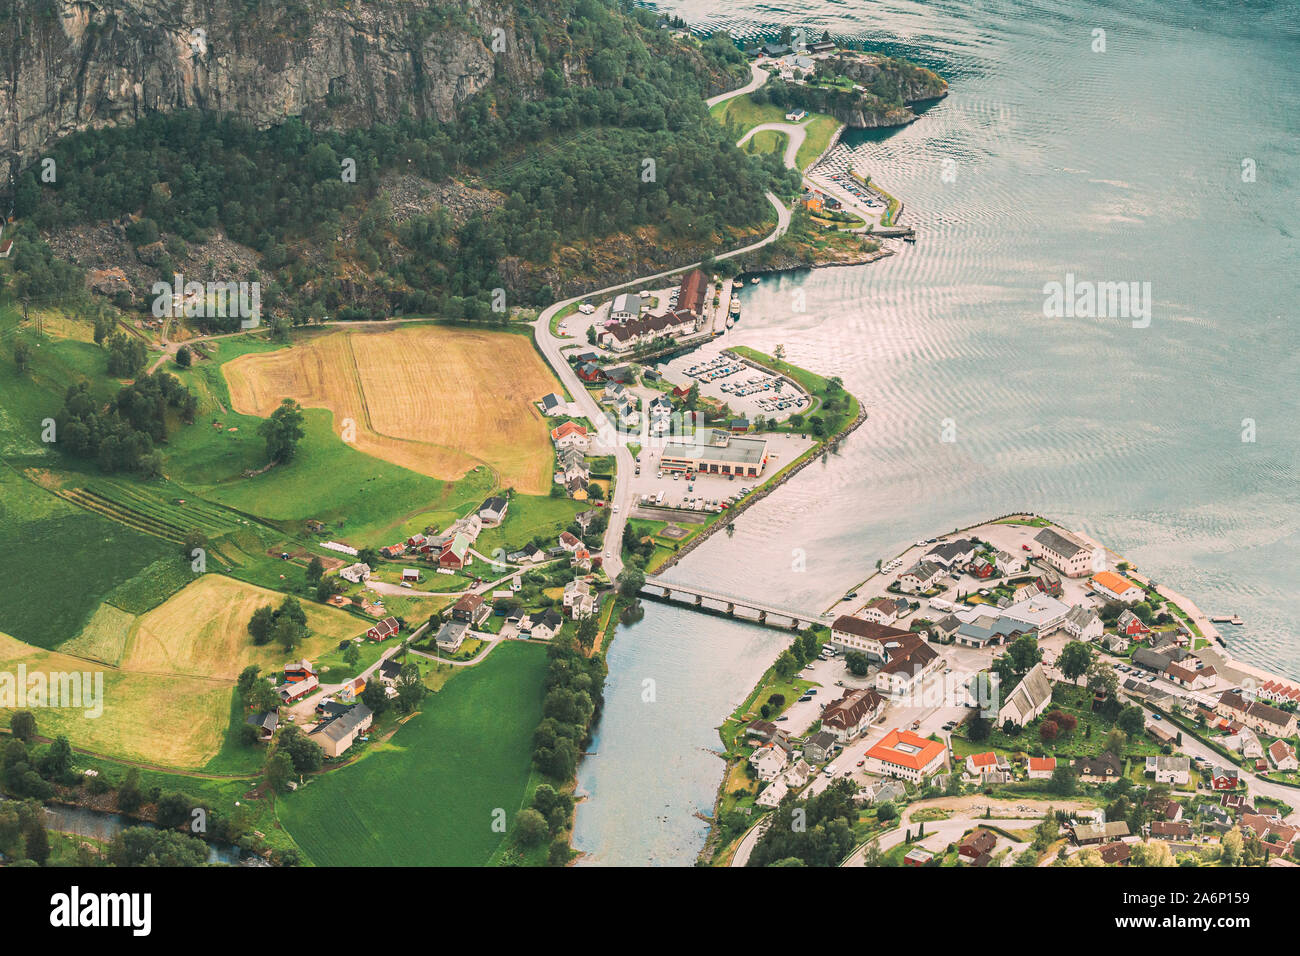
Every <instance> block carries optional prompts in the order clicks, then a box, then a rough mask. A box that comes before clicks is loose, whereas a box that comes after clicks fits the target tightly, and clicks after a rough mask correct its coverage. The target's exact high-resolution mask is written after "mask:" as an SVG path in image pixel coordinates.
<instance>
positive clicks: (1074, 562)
mask: <svg viewBox="0 0 1300 956" xmlns="http://www.w3.org/2000/svg"><path fill="white" fill-rule="evenodd" d="M1034 545H1035V546H1036V548H1037V556H1038V557H1040V558H1042V559H1043V560H1044V561H1046V562H1047V563H1048V564H1050V565H1051V566H1052V567H1054V568H1056V570H1058V571H1060V572H1061V573H1062V574H1064V575H1065V576H1066V577H1067V578H1081V577H1083V576H1084V575H1085V574H1088V573H1090V572H1091V571H1092V570H1093V566H1092V565H1093V555H1094V553H1095V549H1094V548H1093V547H1092V545H1090V544H1088V543H1086V542H1085V541H1083V540H1081V539H1080V538H1078V537H1076V536H1075V535H1073V534H1071V533H1070V532H1068V531H1057V530H1055V529H1054V528H1044V529H1043V530H1042V531H1040V532H1038V534H1036V535H1035V536H1034Z"/></svg>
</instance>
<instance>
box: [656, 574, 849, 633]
mask: <svg viewBox="0 0 1300 956" xmlns="http://www.w3.org/2000/svg"><path fill="white" fill-rule="evenodd" d="M641 596H642V597H644V598H647V599H649V600H651V601H662V602H664V603H667V604H680V605H684V606H686V607H690V608H694V609H696V610H698V611H702V612H704V613H706V614H717V615H721V616H725V617H739V618H741V619H743V620H748V621H752V622H753V623H755V624H763V625H766V626H767V627H780V628H783V629H787V630H799V629H800V628H804V627H807V626H808V625H810V624H829V623H830V621H831V620H832V615H830V614H820V613H818V612H816V611H800V610H798V609H796V608H791V607H785V606H783V605H780V604H769V603H767V602H764V601H754V600H752V599H750V598H744V597H739V596H737V595H735V594H727V593H725V592H723V591H714V590H711V589H709V588H702V587H698V586H696V585H694V584H667V583H665V582H663V581H656V580H653V579H649V580H647V581H646V583H645V585H644V586H642V588H641ZM706 602H707V603H706ZM742 611H743V612H747V613H744V614H741V613H739V612H742ZM773 618H775V619H776V620H775V621H774V620H772V619H773Z"/></svg>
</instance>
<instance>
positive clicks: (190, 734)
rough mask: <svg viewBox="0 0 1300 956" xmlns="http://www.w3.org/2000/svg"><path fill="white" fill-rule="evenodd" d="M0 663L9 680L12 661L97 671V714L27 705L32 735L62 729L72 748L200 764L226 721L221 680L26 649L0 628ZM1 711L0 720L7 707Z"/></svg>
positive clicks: (217, 745)
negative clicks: (135, 670) (132, 669)
mask: <svg viewBox="0 0 1300 956" xmlns="http://www.w3.org/2000/svg"><path fill="white" fill-rule="evenodd" d="M0 661H3V662H4V669H5V670H6V671H7V672H9V673H11V674H13V675H14V676H15V679H16V677H17V673H18V665H19V664H25V665H26V667H27V673H28V674H32V673H36V672H41V673H45V674H49V673H51V672H62V673H83V674H84V673H85V672H91V673H92V674H94V673H99V674H102V675H103V711H102V713H101V714H100V715H99V716H98V717H93V718H91V717H87V716H86V713H85V710H86V708H85V707H74V708H56V707H42V708H39V709H33V712H34V713H35V715H36V732H37V733H39V734H41V735H42V736H45V737H56V736H59V735H60V734H62V735H65V736H67V738H68V739H69V740H70V741H72V743H73V745H74V746H76V747H81V748H84V749H86V750H90V751H93V752H95V753H101V754H105V755H107V756H112V757H121V758H125V759H127V760H138V761H143V762H145V763H154V764H159V765H161V766H168V767H181V768H188V767H201V766H202V765H203V764H205V763H206V762H207V761H209V760H211V759H212V758H213V757H214V756H216V754H217V752H218V751H219V750H220V749H221V745H222V741H223V740H224V738H225V733H226V728H227V726H228V725H229V724H230V701H231V694H232V693H233V692H234V686H233V685H232V684H230V683H227V682H217V681H207V680H198V679H193V678H184V677H167V676H157V675H153V674H134V673H130V672H127V671H122V670H118V669H115V668H112V667H106V666H103V665H97V664H93V663H91V662H89V661H84V660H81V659H79V658H76V657H69V656H68V655H66V654H60V653H58V652H57V651H46V650H42V649H40V648H37V647H32V646H31V645H30V644H24V643H23V642H22V641H19V640H17V639H16V638H13V637H10V636H9V635H8V634H0ZM92 680H93V678H92ZM89 703H90V701H89V700H83V704H86V705H88V704H89ZM14 709H18V708H14ZM4 713H5V722H6V724H7V723H8V718H9V716H10V714H11V713H12V710H7V711H4Z"/></svg>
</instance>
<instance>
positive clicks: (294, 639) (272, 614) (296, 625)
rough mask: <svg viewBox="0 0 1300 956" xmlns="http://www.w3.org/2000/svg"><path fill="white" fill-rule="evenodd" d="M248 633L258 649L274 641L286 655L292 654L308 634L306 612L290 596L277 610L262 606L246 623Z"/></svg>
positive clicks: (266, 605)
mask: <svg viewBox="0 0 1300 956" xmlns="http://www.w3.org/2000/svg"><path fill="white" fill-rule="evenodd" d="M248 633H249V634H251V635H252V637H253V643H254V644H256V645H258V646H259V647H260V646H261V645H263V644H269V643H271V642H272V641H275V642H277V643H278V644H279V645H280V647H282V648H283V649H284V651H285V653H286V654H292V653H293V651H294V649H295V648H296V647H297V646H298V645H299V644H301V643H302V642H303V641H304V640H306V638H307V635H308V634H309V633H310V632H309V631H308V630H307V612H306V611H304V610H303V609H302V604H301V603H300V602H299V601H298V599H297V598H296V597H294V596H293V595H292V594H290V595H288V596H286V597H285V599H284V600H283V601H281V602H280V606H279V607H278V608H272V607H271V605H269V604H263V605H262V606H261V607H259V608H258V609H257V610H256V611H254V612H253V616H252V617H251V618H250V619H249V621H248ZM245 673H247V671H245Z"/></svg>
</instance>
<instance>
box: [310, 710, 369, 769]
mask: <svg viewBox="0 0 1300 956" xmlns="http://www.w3.org/2000/svg"><path fill="white" fill-rule="evenodd" d="M374 719H375V715H374V713H373V712H372V711H371V710H370V708H369V707H367V706H366V705H365V704H357V706H355V707H353V708H351V709H350V710H348V711H347V713H344V714H340V715H339V716H338V717H335V718H334V719H333V720H331V721H329V722H328V723H326V724H325V725H324V726H322V727H318V728H316V730H314V731H312V733H311V737H312V739H313V740H315V741H316V743H318V744H320V748H321V750H323V751H325V755H326V756H327V757H337V756H339V755H340V754H342V753H344V752H345V751H346V750H347V749H348V748H349V747H351V746H352V743H353V741H355V740H356V739H357V737H358V736H360V735H361V734H363V733H365V732H366V731H367V730H369V729H370V725H371V724H372V723H373V722H374Z"/></svg>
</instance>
